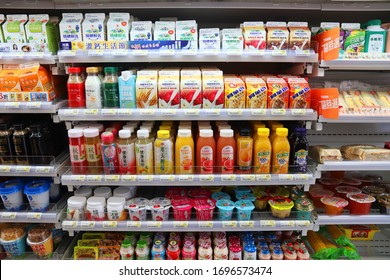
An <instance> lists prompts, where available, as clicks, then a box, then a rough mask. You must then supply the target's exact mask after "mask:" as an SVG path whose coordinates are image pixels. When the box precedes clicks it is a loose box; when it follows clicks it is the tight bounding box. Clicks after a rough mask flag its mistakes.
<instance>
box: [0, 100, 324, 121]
mask: <svg viewBox="0 0 390 280" xmlns="http://www.w3.org/2000/svg"><path fill="white" fill-rule="evenodd" d="M0 104H1V103H0ZM58 117H59V120H60V121H98V120H105V121H106V120H107V121H115V120H140V119H144V120H145V119H147V120H213V119H215V120H220V119H223V120H253V119H256V120H296V121H310V120H312V121H314V120H317V112H316V111H313V109H125V108H121V109H117V108H113V109H71V108H69V109H59V110H58Z"/></svg>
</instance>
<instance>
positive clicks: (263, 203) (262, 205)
mask: <svg viewBox="0 0 390 280" xmlns="http://www.w3.org/2000/svg"><path fill="white" fill-rule="evenodd" d="M267 205H268V195H267V193H266V192H257V194H256V200H255V207H256V209H257V210H265V209H267Z"/></svg>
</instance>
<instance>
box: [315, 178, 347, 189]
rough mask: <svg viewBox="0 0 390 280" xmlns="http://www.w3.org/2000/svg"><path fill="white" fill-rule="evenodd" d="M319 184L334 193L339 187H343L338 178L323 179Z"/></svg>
mask: <svg viewBox="0 0 390 280" xmlns="http://www.w3.org/2000/svg"><path fill="white" fill-rule="evenodd" d="M318 182H319V183H320V184H321V185H323V186H324V188H326V189H327V190H330V191H334V190H335V189H336V187H337V186H339V185H341V184H342V183H343V181H341V180H340V179H337V178H321V179H319V180H318Z"/></svg>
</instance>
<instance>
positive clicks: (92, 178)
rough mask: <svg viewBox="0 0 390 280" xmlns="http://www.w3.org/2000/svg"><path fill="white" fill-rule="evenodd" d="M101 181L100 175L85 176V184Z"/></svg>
mask: <svg viewBox="0 0 390 280" xmlns="http://www.w3.org/2000/svg"><path fill="white" fill-rule="evenodd" d="M101 181H103V176H102V175H87V182H101Z"/></svg>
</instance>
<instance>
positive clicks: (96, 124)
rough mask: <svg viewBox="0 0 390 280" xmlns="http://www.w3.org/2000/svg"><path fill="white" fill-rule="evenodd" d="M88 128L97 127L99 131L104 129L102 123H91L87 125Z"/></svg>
mask: <svg viewBox="0 0 390 280" xmlns="http://www.w3.org/2000/svg"><path fill="white" fill-rule="evenodd" d="M89 128H97V129H98V130H99V133H101V132H103V131H104V125H102V124H101V123H94V124H91V125H89Z"/></svg>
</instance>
